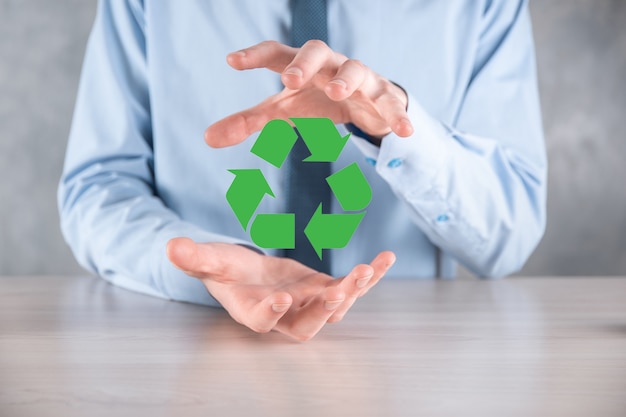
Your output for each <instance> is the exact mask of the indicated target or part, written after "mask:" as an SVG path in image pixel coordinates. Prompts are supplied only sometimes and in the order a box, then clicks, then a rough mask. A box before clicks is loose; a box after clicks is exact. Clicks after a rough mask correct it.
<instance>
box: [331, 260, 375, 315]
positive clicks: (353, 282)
mask: <svg viewBox="0 0 626 417" xmlns="http://www.w3.org/2000/svg"><path fill="white" fill-rule="evenodd" d="M373 276H374V268H372V267H371V266H370V265H357V266H355V267H354V268H352V271H350V273H349V274H348V275H346V276H345V277H344V278H341V279H340V280H336V281H339V283H338V285H337V286H338V287H339V288H340V289H341V290H342V291H343V292H344V293H345V294H346V298H345V301H344V302H343V303H341V305H340V306H339V307H338V308H337V310H335V312H334V313H333V314H332V315H331V316H330V317H329V318H328V322H329V323H335V322H338V321H339V320H341V319H343V317H344V316H345V314H346V313H347V312H348V310H350V308H351V307H352V305H353V304H354V302H355V301H356V299H357V298H358V297H359V296H360V294H361V290H362V289H363V288H365V287H366V286H367V284H368V283H369V281H370V280H371V279H372V277H373Z"/></svg>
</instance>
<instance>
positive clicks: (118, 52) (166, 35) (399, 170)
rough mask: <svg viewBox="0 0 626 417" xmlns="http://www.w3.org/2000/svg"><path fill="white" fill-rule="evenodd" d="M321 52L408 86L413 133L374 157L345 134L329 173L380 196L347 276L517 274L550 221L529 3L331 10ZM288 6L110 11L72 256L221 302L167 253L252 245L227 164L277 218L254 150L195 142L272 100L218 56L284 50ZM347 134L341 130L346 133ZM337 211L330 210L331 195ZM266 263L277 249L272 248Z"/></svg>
mask: <svg viewBox="0 0 626 417" xmlns="http://www.w3.org/2000/svg"><path fill="white" fill-rule="evenodd" d="M328 20H329V21H328V27H329V44H330V46H331V47H332V48H333V49H335V50H336V51H339V52H342V53H344V54H345V55H347V56H348V57H351V58H356V59H360V60H361V61H362V62H363V63H365V64H366V65H368V66H369V67H370V68H372V69H373V70H374V71H376V72H378V73H379V74H381V75H383V76H384V77H386V78H388V79H390V80H393V81H394V82H396V83H398V84H399V85H401V86H402V87H403V88H404V89H405V90H406V91H407V93H408V95H409V105H408V113H409V116H410V119H411V121H412V123H413V126H414V127H415V133H414V134H413V135H412V136H411V137H408V138H400V137H397V136H395V135H394V134H390V135H388V136H387V137H385V138H384V140H383V142H382V145H381V146H380V147H376V146H374V145H372V144H371V143H370V142H367V141H366V140H364V139H361V138H358V137H356V136H355V135H352V139H351V140H350V141H349V143H348V145H347V146H346V148H345V150H344V152H343V153H342V155H341V157H340V159H339V160H338V161H337V162H336V163H335V164H333V171H336V170H338V169H341V168H342V167H345V166H346V165H348V164H350V163H352V162H354V161H356V162H357V163H359V165H360V167H361V169H362V170H363V172H364V173H365V175H366V177H367V179H368V181H369V182H370V184H371V186H372V189H373V200H372V202H371V204H370V206H369V207H368V209H367V214H366V216H365V218H364V219H363V221H362V223H361V225H360V227H359V228H358V230H357V232H356V234H355V235H354V237H353V238H352V240H351V242H350V243H349V245H348V246H347V247H346V248H344V249H336V250H333V256H332V271H333V274H334V275H337V276H339V275H342V274H345V273H346V272H347V271H349V270H350V269H351V268H352V267H353V266H354V265H355V264H357V263H362V262H369V261H370V260H371V259H372V258H373V257H374V256H375V255H376V253H378V252H379V251H381V250H392V251H394V252H395V253H396V254H397V258H398V260H397V263H396V265H395V266H394V267H393V269H392V270H391V271H390V272H389V275H390V276H394V277H414V278H420V277H433V276H437V275H439V276H452V275H454V270H455V262H457V261H458V262H461V263H462V264H463V265H465V266H466V267H467V268H468V269H470V270H471V271H473V272H474V273H476V274H477V275H479V276H502V275H506V274H509V273H512V272H514V271H516V270H518V269H519V268H520V267H521V266H522V265H523V263H524V262H525V261H526V259H527V258H528V256H529V255H530V254H531V252H532V251H533V249H534V248H535V246H536V245H537V243H538V241H539V240H540V238H541V236H542V234H543V231H544V226H545V204H546V156H545V146H544V142H543V135H542V128H541V119H540V111H539V104H538V94H537V86H536V75H535V62H534V50H533V42H532V34H531V26H530V21H529V16H528V11H527V4H526V1H517V0H465V1H462V0H459V1H434V0H414V1H398V2H395V1H394V2H388V1H383V0H367V1H358V2H357V1H353V0H329V1H328ZM289 27H290V11H289V1H288V0H266V1H260V0H247V1H243V0H237V1H218V0H214V1H208V0H185V1H165V2H156V1H150V0H145V1H140V0H128V1H124V0H110V1H106V0H103V1H101V2H100V4H99V7H98V13H97V17H96V21H95V24H94V27H93V31H92V34H91V37H90V39H89V43H88V47H87V53H86V57H85V62H84V67H83V72H82V79H81V83H80V88H79V93H78V99H77V103H76V110H75V114H74V120H73V125H72V129H71V134H70V141H69V145H68V150H67V157H66V162H65V168H64V172H63V177H62V179H61V183H60V187H59V194H58V197H59V208H60V213H61V224H62V230H63V233H64V236H65V238H66V240H67V242H68V243H69V245H70V246H71V248H72V250H73V252H74V254H75V256H76V258H77V259H78V261H79V262H80V263H81V264H82V265H83V266H85V267H86V268H88V269H89V270H91V271H94V272H96V273H97V274H99V275H100V276H102V277H103V278H104V279H107V280H109V281H111V282H112V283H114V284H117V285H120V286H122V287H125V288H128V289H131V290H135V291H140V292H143V293H147V294H152V295H155V296H159V297H164V298H170V299H175V300H184V301H190V302H197V303H204V304H214V303H215V301H214V300H213V299H212V297H210V295H209V294H208V293H207V292H206V290H205V288H204V286H203V285H202V283H201V282H200V281H198V280H196V279H194V278H191V277H188V276H186V275H185V274H184V273H182V272H180V271H178V270H177V269H175V268H174V267H173V266H172V265H171V264H170V262H169V261H168V259H167V257H166V256H165V245H166V243H167V241H168V240H169V239H171V238H173V237H176V236H187V237H190V238H192V239H194V240H195V241H200V242H211V241H218V242H232V243H248V244H249V238H248V236H247V235H246V233H245V232H244V231H243V230H242V228H241V226H240V225H239V223H238V221H237V219H236V217H235V215H234V214H233V213H232V211H231V209H230V207H229V206H228V204H227V202H226V198H225V195H226V190H227V189H228V187H229V185H230V183H231V182H232V178H233V177H232V174H230V173H229V172H228V171H227V170H228V169H234V168H260V169H261V170H262V171H263V172H264V174H265V176H266V177H267V179H268V181H269V183H270V185H271V186H272V189H273V190H274V192H275V194H276V198H271V197H270V196H265V198H264V200H263V201H262V203H261V206H260V207H259V209H258V210H257V212H258V213H279V212H281V211H284V209H285V203H286V198H285V196H284V189H285V183H286V181H285V179H286V175H288V174H287V173H286V172H285V170H278V169H275V168H274V167H272V166H270V165H269V164H267V163H265V162H264V161H262V160H261V159H260V158H257V157H256V156H254V155H252V154H251V153H250V152H249V150H250V147H251V146H252V144H253V142H254V138H255V136H256V135H255V136H253V137H250V138H249V139H248V140H246V141H245V142H243V143H241V144H239V145H237V146H233V147H230V148H224V149H212V148H210V147H208V146H207V145H206V144H205V143H204V141H203V131H204V129H205V128H206V127H207V126H209V125H210V124H212V123H214V122H215V121H217V120H219V119H221V118H223V117H225V116H227V115H229V114H232V113H234V112H237V111H240V110H242V109H244V108H247V107H250V106H253V105H255V104H257V103H258V102H260V101H261V100H263V99H265V98H266V97H268V96H270V95H272V94H275V93H277V92H278V91H279V90H280V88H281V84H280V78H279V75H277V74H275V73H272V72H270V71H268V70H252V71H245V72H238V71H235V70H233V69H232V68H230V67H229V66H228V65H227V64H226V60H225V57H226V54H227V53H228V52H231V51H235V50H238V49H241V48H244V47H247V46H250V45H253V44H255V43H257V42H260V41H262V40H268V39H274V40H278V41H280V42H284V43H286V42H287V41H288V34H289ZM339 127H340V129H342V130H343V132H345V127H344V126H339ZM333 204H334V205H333V207H332V211H333V212H341V208H340V207H339V206H338V204H337V202H336V201H334V203H333ZM267 252H268V253H273V252H272V251H267Z"/></svg>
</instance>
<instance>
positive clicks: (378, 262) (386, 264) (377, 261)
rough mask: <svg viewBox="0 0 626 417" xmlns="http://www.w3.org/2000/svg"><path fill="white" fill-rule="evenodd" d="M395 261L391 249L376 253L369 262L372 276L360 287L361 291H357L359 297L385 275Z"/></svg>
mask: <svg viewBox="0 0 626 417" xmlns="http://www.w3.org/2000/svg"><path fill="white" fill-rule="evenodd" d="M395 262H396V255H395V254H394V253H393V252H391V251H384V252H381V253H379V254H378V255H376V257H375V258H374V259H373V260H372V262H370V266H371V267H372V268H373V269H374V274H373V275H372V278H370V280H369V282H367V284H366V285H365V286H363V288H361V292H360V293H359V295H358V296H359V297H362V296H363V295H365V294H366V293H367V292H368V291H369V290H370V289H371V288H372V287H373V286H374V285H376V284H377V283H378V281H380V279H381V278H382V277H384V276H385V274H386V273H387V271H389V269H391V267H392V266H393V264H394V263H395Z"/></svg>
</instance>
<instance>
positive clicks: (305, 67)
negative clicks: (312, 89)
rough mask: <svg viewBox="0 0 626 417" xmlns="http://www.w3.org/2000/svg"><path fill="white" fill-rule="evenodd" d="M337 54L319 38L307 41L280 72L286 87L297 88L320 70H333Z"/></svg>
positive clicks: (337, 63) (336, 64)
mask: <svg viewBox="0 0 626 417" xmlns="http://www.w3.org/2000/svg"><path fill="white" fill-rule="evenodd" d="M339 65H340V62H339V56H338V54H335V52H334V51H333V50H332V49H330V48H329V47H328V45H326V44H325V43H324V42H322V41H320V40H316V39H314V40H310V41H307V42H306V43H305V44H304V45H302V47H301V48H300V50H299V51H298V53H297V54H296V56H295V57H294V58H293V61H291V63H290V64H289V65H287V67H286V68H285V70H284V71H283V73H282V76H281V79H282V81H283V84H285V86H286V87H287V88H290V89H292V90H297V89H298V88H300V87H302V86H303V85H304V84H306V83H307V82H309V81H310V80H311V79H312V78H313V77H314V76H315V75H316V74H317V73H319V72H320V71H322V70H325V71H327V72H328V71H331V72H333V73H334V72H335V71H336V69H337V67H338V66H339Z"/></svg>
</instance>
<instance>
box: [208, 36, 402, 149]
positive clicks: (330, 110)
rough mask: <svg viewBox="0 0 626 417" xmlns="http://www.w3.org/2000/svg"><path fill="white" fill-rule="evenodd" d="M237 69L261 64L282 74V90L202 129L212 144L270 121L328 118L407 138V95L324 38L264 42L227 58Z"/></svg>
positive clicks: (233, 140)
mask: <svg viewBox="0 0 626 417" xmlns="http://www.w3.org/2000/svg"><path fill="white" fill-rule="evenodd" d="M227 61H228V64H229V65H230V66H231V67H233V68H235V69H237V70H246V69H253V68H266V69H269V70H271V71H275V72H278V73H280V74H281V79H282V82H283V84H284V85H285V88H284V89H283V90H282V91H281V92H280V93H278V94H275V95H273V96H271V97H268V98H267V99H265V100H264V101H262V102H261V103H259V104H258V105H256V106H254V107H252V108H249V109H247V110H244V111H241V112H239V113H235V114H232V115H230V116H228V117H226V118H224V119H222V120H220V121H218V122H216V123H214V124H213V125H211V126H209V128H208V129H207V130H206V132H205V140H206V142H207V144H209V145H210V146H212V147H224V146H230V145H236V144H238V143H240V142H242V141H244V140H245V139H246V138H247V137H248V136H250V135H251V134H252V133H254V132H257V131H259V130H261V129H262V128H263V126H264V125H265V124H266V123H267V122H268V121H270V120H272V119H284V120H286V119H288V118H291V117H327V118H330V119H332V120H333V121H334V122H335V123H349V122H350V123H354V124H355V125H356V126H358V127H359V128H360V129H361V130H363V131H364V132H366V133H368V134H369V135H371V136H374V137H383V136H385V135H387V134H389V133H390V132H392V131H393V132H395V133H396V134H397V135H399V136H403V137H406V136H410V135H411V134H412V133H413V126H412V125H411V122H410V121H409V118H408V116H407V113H406V106H407V96H406V93H405V92H404V91H403V90H402V89H401V88H399V87H398V86H396V85H395V84H393V83H392V82H390V81H389V80H387V79H386V78H384V77H382V76H380V75H378V74H377V73H375V72H374V71H372V70H371V69H370V68H368V67H366V66H365V65H363V64H362V63H361V62H360V61H357V60H354V59H348V58H347V57H346V56H344V55H342V54H340V53H338V52H335V51H333V50H332V49H330V48H329V47H328V46H327V45H326V44H325V43H324V42H322V41H319V40H311V41H308V42H307V43H305V44H304V45H303V46H302V47H301V48H292V47H290V46H287V45H284V44H281V43H278V42H275V41H265V42H261V43H259V44H257V45H254V46H252V47H249V48H246V49H243V50H241V51H237V52H233V53H231V54H229V55H228V57H227Z"/></svg>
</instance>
